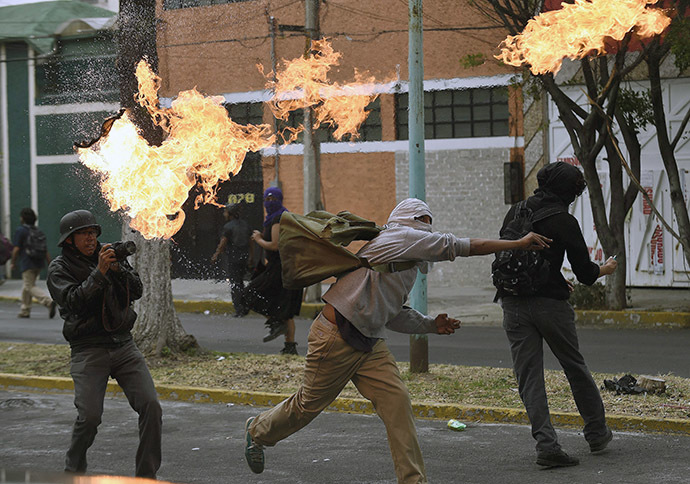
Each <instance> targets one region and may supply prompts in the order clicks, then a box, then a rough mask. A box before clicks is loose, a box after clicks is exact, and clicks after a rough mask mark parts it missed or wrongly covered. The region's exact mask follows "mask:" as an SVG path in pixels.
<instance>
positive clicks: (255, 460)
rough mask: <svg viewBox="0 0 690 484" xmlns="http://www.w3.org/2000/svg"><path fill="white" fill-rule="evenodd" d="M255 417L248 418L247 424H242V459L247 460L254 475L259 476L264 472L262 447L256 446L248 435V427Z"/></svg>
mask: <svg viewBox="0 0 690 484" xmlns="http://www.w3.org/2000/svg"><path fill="white" fill-rule="evenodd" d="M254 418H255V417H249V418H248V419H247V423H245V424H244V439H245V444H244V457H245V458H246V459H247V464H249V468H250V469H251V470H252V472H253V473H254V474H261V473H262V472H263V471H264V446H263V445H261V444H257V443H256V442H254V440H252V436H251V435H249V426H250V425H251V424H252V422H253V421H254Z"/></svg>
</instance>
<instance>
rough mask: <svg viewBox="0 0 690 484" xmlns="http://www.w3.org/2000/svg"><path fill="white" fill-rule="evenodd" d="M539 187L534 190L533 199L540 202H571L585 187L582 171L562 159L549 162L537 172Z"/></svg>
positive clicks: (566, 203)
mask: <svg viewBox="0 0 690 484" xmlns="http://www.w3.org/2000/svg"><path fill="white" fill-rule="evenodd" d="M537 182H538V183H539V188H537V189H536V190H534V197H533V198H534V199H536V200H535V201H539V202H540V203H541V204H548V203H555V204H564V205H566V207H567V206H568V205H570V204H571V203H573V202H574V201H575V199H576V198H577V197H578V196H580V195H581V194H582V191H583V190H584V189H585V186H586V185H585V179H584V176H583V175H582V172H581V171H580V170H579V169H578V168H577V167H575V166H573V165H570V164H568V163H563V162H562V161H559V162H556V163H549V164H548V165H546V166H545V167H543V168H542V169H541V170H539V172H537Z"/></svg>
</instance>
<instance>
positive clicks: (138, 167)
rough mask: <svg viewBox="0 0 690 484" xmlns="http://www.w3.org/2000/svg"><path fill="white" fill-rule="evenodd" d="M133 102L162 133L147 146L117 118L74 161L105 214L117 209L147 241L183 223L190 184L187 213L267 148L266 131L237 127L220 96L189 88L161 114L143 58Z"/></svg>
mask: <svg viewBox="0 0 690 484" xmlns="http://www.w3.org/2000/svg"><path fill="white" fill-rule="evenodd" d="M136 75H137V80H138V82H139V92H138V94H137V96H136V100H137V102H139V104H141V105H142V106H143V107H145V108H146V109H147V111H148V112H149V113H150V114H151V116H152V118H153V120H154V122H155V123H156V124H157V125H158V126H160V127H161V128H162V129H163V131H164V132H165V133H166V134H167V137H166V139H165V141H163V143H162V144H161V145H160V146H150V145H149V144H148V143H147V142H146V140H144V138H142V137H141V136H140V135H139V132H138V130H137V128H136V126H135V125H134V123H133V122H132V121H131V119H130V117H129V116H128V115H127V113H125V114H124V115H123V116H122V117H121V118H120V119H117V120H116V121H115V122H114V123H113V124H112V127H111V128H110V132H109V133H108V134H107V136H105V137H102V138H101V139H100V140H99V141H98V142H96V143H95V144H93V145H92V146H90V147H89V148H79V149H77V152H78V154H79V159H80V161H81V162H82V163H83V164H84V165H86V166H87V167H89V168H90V169H92V170H94V171H96V172H97V173H99V174H100V176H101V191H102V192H103V195H104V196H105V198H106V199H107V201H108V203H109V205H110V209H111V210H112V211H116V210H123V211H124V212H125V213H126V214H127V215H128V216H129V217H130V218H131V220H130V226H131V227H132V228H133V229H136V230H138V231H139V232H141V234H142V235H143V236H144V237H145V238H147V239H152V238H170V237H172V236H173V235H175V234H176V233H177V231H178V230H180V228H181V227H182V224H183V223H184V219H185V215H184V212H183V211H182V205H183V204H184V202H185V201H186V200H187V197H188V196H189V190H190V189H191V188H192V187H194V186H195V185H198V186H199V188H200V192H201V193H200V195H199V196H198V197H197V199H196V200H195V208H198V206H199V205H200V204H202V203H214V204H217V203H216V202H215V196H216V190H217V188H216V187H217V185H218V183H220V182H223V181H225V180H228V179H229V178H230V176H231V175H235V174H237V173H238V172H239V171H240V169H241V168H242V162H243V161H244V158H245V156H246V154H247V152H249V151H258V150H260V149H263V148H266V147H268V146H271V145H272V144H273V142H274V137H273V136H272V135H271V134H270V128H269V126H268V125H259V126H254V125H248V126H242V125H239V124H237V123H235V122H233V121H232V120H231V119H230V118H229V117H228V114H227V111H226V109H225V108H224V107H223V101H224V99H223V97H221V96H215V97H205V96H203V95H202V94H200V93H199V92H197V91H196V90H195V89H193V90H190V91H183V92H180V93H179V95H178V97H177V99H175V100H174V101H173V102H172V105H171V107H170V108H169V109H162V108H160V107H159V105H158V89H159V87H160V78H159V77H158V76H156V75H155V74H154V73H153V72H152V71H151V69H150V67H149V66H148V65H147V64H146V62H144V61H143V60H142V61H140V62H139V65H138V66H137V69H136Z"/></svg>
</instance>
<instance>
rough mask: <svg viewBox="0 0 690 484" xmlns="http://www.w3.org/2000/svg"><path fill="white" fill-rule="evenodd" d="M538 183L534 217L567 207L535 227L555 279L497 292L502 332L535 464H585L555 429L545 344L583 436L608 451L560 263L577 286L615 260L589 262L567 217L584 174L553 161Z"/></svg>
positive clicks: (531, 203) (594, 448)
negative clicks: (517, 291)
mask: <svg viewBox="0 0 690 484" xmlns="http://www.w3.org/2000/svg"><path fill="white" fill-rule="evenodd" d="M537 182H538V183H539V187H538V188H537V189H536V190H535V191H534V195H532V196H531V197H529V198H528V199H527V208H529V209H530V210H532V212H535V211H537V210H539V209H542V208H555V209H558V208H560V209H562V210H561V211H560V212H559V213H556V214H554V215H551V216H550V217H547V218H544V219H543V220H539V221H537V222H535V223H534V226H533V229H534V230H535V231H536V232H539V233H540V234H543V235H544V236H546V237H548V238H550V239H551V240H552V241H553V242H551V244H550V247H548V248H546V249H544V251H543V252H542V255H543V257H544V259H546V260H547V261H548V262H549V268H550V272H549V279H548V280H547V282H546V283H545V284H544V285H543V286H542V287H541V288H538V290H537V293H536V294H534V295H533V296H515V295H511V294H508V293H506V292H504V291H502V290H500V289H499V290H498V291H497V294H496V299H497V300H499V301H500V304H501V307H502V308H503V328H504V329H505V331H506V335H507V337H508V341H509V342H510V352H511V355H512V359H513V370H514V372H515V377H516V378H517V382H518V391H519V392H520V398H521V399H522V401H523V403H524V404H525V409H526V410H527V415H528V417H529V420H530V423H531V424H532V436H533V437H534V439H535V440H536V441H537V444H536V449H537V464H538V465H541V466H545V467H565V466H574V465H577V464H578V463H579V462H580V461H579V459H578V458H577V457H571V456H569V455H568V454H566V453H565V452H564V451H563V449H561V446H560V445H559V443H558V438H557V436H556V432H555V430H554V429H553V426H552V425H551V417H550V415H549V404H548V401H547V397H546V388H545V384H544V350H543V344H544V341H546V343H547V344H548V345H549V348H551V351H552V352H553V354H554V356H555V357H556V358H557V359H558V361H559V363H560V364H561V366H562V367H563V371H564V372H565V375H566V377H567V378H568V382H569V383H570V389H571V391H572V394H573V398H574V399H575V404H576V405H577V409H578V412H580V415H581V416H582V419H583V420H584V422H585V427H584V432H583V434H584V437H585V440H586V441H587V442H588V443H589V449H590V451H591V452H599V451H602V450H604V449H605V448H606V446H607V445H608V443H609V442H610V441H611V439H612V438H613V434H612V433H611V430H609V428H608V426H607V425H606V417H605V414H604V404H603V402H602V400H601V395H600V394H599V388H598V387H597V384H596V383H595V382H594V379H593V378H592V375H591V373H590V372H589V369H588V368H587V365H586V364H585V359H584V358H583V357H582V354H581V353H580V350H579V343H578V339H577V331H576V328H575V312H574V311H573V308H572V306H571V305H570V303H569V302H568V298H569V297H570V292H571V291H572V286H571V285H570V284H569V283H568V281H566V280H565V278H564V277H563V275H562V274H561V266H562V265H563V258H564V256H565V255H566V254H567V255H568V260H569V261H570V266H571V267H572V270H573V273H574V274H575V276H576V277H577V279H578V281H580V282H581V283H583V284H587V285H590V286H591V285H592V284H594V282H595V281H596V280H597V279H598V278H599V277H601V276H606V275H609V274H612V273H613V272H614V271H615V270H616V266H617V262H616V260H615V259H614V258H613V257H610V258H609V259H608V260H607V261H606V263H604V265H602V266H599V265H598V264H595V263H594V262H592V261H590V258H589V251H588V249H587V244H586V243H585V239H584V237H583V235H582V230H581V229H580V225H579V224H578V222H577V219H576V218H575V217H573V216H572V215H570V214H569V213H568V206H569V205H570V204H571V203H573V202H574V201H575V199H576V198H577V197H578V196H580V195H581V194H582V192H583V190H584V189H585V186H586V184H585V179H584V177H583V175H582V172H581V171H580V170H579V169H578V168H576V167H575V166H572V165H569V164H567V163H563V162H557V163H550V164H548V165H546V166H545V167H543V168H542V169H540V170H539V172H538V173H537ZM514 212H515V206H513V207H511V208H510V209H509V210H508V213H507V214H506V216H505V219H504V221H503V228H502V229H501V233H503V229H504V228H505V227H506V226H507V225H508V223H509V222H510V221H511V220H513V217H514Z"/></svg>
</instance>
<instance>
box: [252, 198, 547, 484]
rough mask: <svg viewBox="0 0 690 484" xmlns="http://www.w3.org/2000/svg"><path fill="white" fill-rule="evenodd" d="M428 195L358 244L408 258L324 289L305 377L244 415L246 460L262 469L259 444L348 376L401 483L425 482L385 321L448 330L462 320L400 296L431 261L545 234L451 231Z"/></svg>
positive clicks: (320, 403)
mask: <svg viewBox="0 0 690 484" xmlns="http://www.w3.org/2000/svg"><path fill="white" fill-rule="evenodd" d="M431 219H432V215H431V211H430V210H429V207H428V206H427V204H426V203H424V202H423V201H421V200H417V199H414V198H408V199H406V200H403V201H402V202H400V203H399V204H398V206H397V207H395V209H394V210H393V212H391V215H390V217H389V219H388V224H387V225H386V227H385V230H383V231H381V233H379V235H377V236H376V237H375V238H374V239H373V240H372V241H370V242H368V243H367V244H366V245H364V247H362V249H361V250H360V251H359V252H358V255H359V256H361V257H364V258H365V259H367V260H368V261H369V263H370V264H372V265H378V264H387V263H392V264H393V265H394V264H396V263H407V262H408V261H412V262H414V263H415V264H414V265H413V266H410V265H409V264H405V265H404V268H403V270H399V271H396V270H393V271H392V272H388V273H381V272H376V271H374V270H371V269H368V268H359V269H357V270H355V271H352V272H349V273H347V274H345V275H342V276H340V277H339V278H338V280H337V281H336V282H335V284H333V285H332V286H331V287H330V289H329V290H328V291H327V292H326V294H325V295H324V296H323V300H324V301H325V302H326V303H327V304H326V306H325V307H324V309H323V311H322V312H321V313H320V314H319V315H318V316H317V317H316V319H315V320H314V323H313V324H312V326H311V330H310V332H309V339H308V342H309V343H308V344H309V346H308V350H307V357H306V367H305V372H304V373H305V374H304V381H303V382H302V385H301V387H300V388H299V390H297V392H296V393H295V394H294V395H292V396H291V397H289V398H288V399H287V400H284V401H283V402H282V403H280V404H278V405H277V406H276V407H274V408H272V409H271V410H268V411H266V412H263V413H262V414H260V415H258V416H256V417H250V418H249V419H248V420H247V423H246V426H245V430H246V446H245V456H246V458H247V463H248V464H249V467H250V468H251V470H252V471H253V472H255V473H260V472H262V471H263V469H264V452H263V448H264V446H273V445H275V444H276V443H277V442H278V441H280V440H282V439H284V438H286V437H288V436H290V435H291V434H293V433H295V432H297V431H298V430H300V429H301V428H302V427H304V426H306V425H307V424H308V423H309V422H311V421H312V420H313V419H314V418H316V416H317V415H318V414H319V413H321V411H323V410H324V409H325V408H326V407H328V406H329V405H330V404H331V402H333V401H334V400H335V399H336V398H337V397H338V395H339V394H340V392H341V390H342V389H343V388H344V387H345V385H346V384H347V382H348V381H352V382H353V383H354V385H355V386H356V387H357V389H358V390H359V392H360V393H361V394H362V395H363V396H364V397H365V398H367V399H368V400H370V401H371V402H372V403H373V404H374V408H375V409H376V412H377V414H378V415H379V417H381V420H383V423H384V424H385V426H386V431H387V434H388V443H389V446H390V450H391V454H392V456H393V463H394V465H395V473H396V475H397V478H398V482H399V483H425V482H427V478H426V471H425V470H424V461H423V459H422V453H421V450H420V448H419V443H418V441H417V431H416V429H415V423H414V415H413V413H412V404H411V403H410V397H409V394H408V392H407V388H406V387H405V384H404V383H403V381H402V379H401V377H400V372H399V371H398V367H397V365H396V363H395V360H394V359H393V355H392V354H391V353H390V351H389V350H388V347H387V346H386V343H385V341H384V337H385V330H384V328H389V329H392V330H393V331H398V332H401V333H411V334H415V333H437V334H452V333H454V332H455V330H456V329H457V328H459V327H460V321H458V320H457V319H453V318H449V317H448V315H447V314H439V315H438V316H436V317H435V318H433V317H429V316H425V315H423V314H421V313H419V312H417V311H415V310H414V309H411V308H409V307H406V306H404V304H405V301H406V298H407V296H408V294H409V292H410V290H411V289H412V286H413V285H414V282H415V279H416V278H417V269H419V270H420V271H422V272H424V273H426V271H427V269H428V263H429V262H434V261H444V260H448V261H452V260H454V259H455V258H456V257H457V256H461V257H467V256H473V255H485V254H490V253H494V252H498V251H500V250H507V249H516V248H522V249H542V248H544V247H547V246H548V242H549V240H548V239H546V238H544V237H542V236H540V235H538V234H534V233H529V234H528V235H526V236H525V237H523V238H522V239H520V240H513V241H510V240H486V239H469V238H462V239H460V238H457V237H455V236H454V235H453V234H444V233H439V232H432V231H431Z"/></svg>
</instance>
